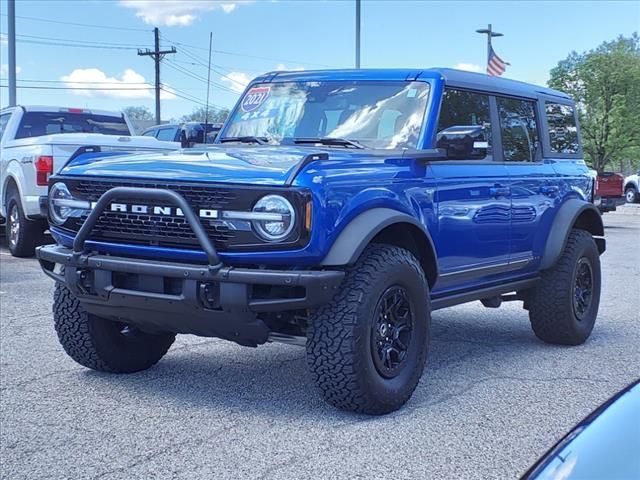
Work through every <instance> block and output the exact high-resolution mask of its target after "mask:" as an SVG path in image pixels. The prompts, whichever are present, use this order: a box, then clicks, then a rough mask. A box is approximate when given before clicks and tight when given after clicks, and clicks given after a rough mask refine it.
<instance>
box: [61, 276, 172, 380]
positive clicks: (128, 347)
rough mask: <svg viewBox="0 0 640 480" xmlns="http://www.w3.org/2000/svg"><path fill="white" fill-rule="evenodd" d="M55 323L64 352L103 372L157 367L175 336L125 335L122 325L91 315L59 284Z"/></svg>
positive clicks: (137, 332)
mask: <svg viewBox="0 0 640 480" xmlns="http://www.w3.org/2000/svg"><path fill="white" fill-rule="evenodd" d="M53 319H54V324H55V329H56V333H57V334H58V339H59V340H60V343H61V344H62V347H63V348H64V350H65V352H67V354H68V355H69V356H70V357H71V358H73V359H74V360H75V361H76V362H78V363H79V364H80V365H83V366H85V367H87V368H91V369H93V370H98V371H100V372H111V373H133V372H139V371H141V370H146V369H147V368H149V367H151V366H153V365H155V364H156V363H157V362H158V361H159V360H160V359H161V358H162V357H163V356H164V354H165V353H167V350H169V347H170V346H171V344H172V343H173V341H174V339H175V335H174V334H162V335H151V334H149V333H144V332H141V331H138V330H133V332H132V333H129V334H126V335H125V334H123V333H121V332H122V328H123V326H122V324H119V323H117V322H114V321H111V320H107V319H104V318H100V317H96V316H94V315H89V314H88V313H87V312H86V311H85V310H84V309H83V308H82V306H81V305H80V302H79V301H78V300H77V299H76V298H75V296H74V295H73V294H72V293H71V291H69V289H68V288H67V287H66V286H64V285H61V284H59V283H58V284H56V289H55V293H54V303H53Z"/></svg>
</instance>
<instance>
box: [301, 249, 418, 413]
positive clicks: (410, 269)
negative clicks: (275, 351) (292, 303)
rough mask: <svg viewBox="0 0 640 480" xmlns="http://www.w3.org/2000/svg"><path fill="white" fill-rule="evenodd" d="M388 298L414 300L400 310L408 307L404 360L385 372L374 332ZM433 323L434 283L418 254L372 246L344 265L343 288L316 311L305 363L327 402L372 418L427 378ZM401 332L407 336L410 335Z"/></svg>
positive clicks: (397, 404) (395, 405)
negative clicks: (431, 294) (431, 299)
mask: <svg viewBox="0 0 640 480" xmlns="http://www.w3.org/2000/svg"><path fill="white" fill-rule="evenodd" d="M385 295H387V296H388V297H390V298H392V299H393V298H394V297H393V296H394V295H396V296H397V298H400V299H404V300H403V301H405V300H406V305H410V307H403V308H410V310H411V312H410V316H411V335H410V340H409V342H408V345H407V349H406V355H405V356H404V360H403V361H402V365H401V366H400V367H398V366H394V368H392V369H388V371H381V369H380V365H379V363H378V365H377V366H376V362H375V361H374V355H375V354H376V351H375V345H376V341H375V340H376V338H372V336H373V337H375V335H376V331H377V330H376V328H377V325H379V323H378V322H377V319H376V316H375V314H376V312H378V313H379V312H380V300H381V299H383V298H385ZM400 316H404V317H407V315H405V314H404V313H403V314H402V315H400ZM407 318H408V317H407ZM430 320H431V312H430V307H429V288H428V284H427V281H426V279H425V275H424V272H423V271H422V269H421V267H420V264H419V262H418V261H417V260H416V259H415V257H414V256H413V255H412V254H411V253H410V252H408V251H407V250H404V249H402V248H398V247H395V246H390V245H370V246H369V247H367V248H366V249H365V250H364V252H363V253H362V255H361V256H360V258H359V259H358V261H357V262H356V264H355V265H353V266H351V267H350V268H349V269H348V270H347V274H346V277H345V280H344V282H343V284H342V286H341V290H340V293H338V294H337V295H336V297H334V299H333V300H332V302H331V303H329V304H328V305H326V306H324V307H322V308H320V309H319V310H318V311H317V312H316V313H315V315H314V316H313V318H312V320H311V324H310V326H309V330H308V337H307V361H308V364H309V369H310V371H311V374H312V377H313V379H314V381H315V383H316V385H317V386H318V388H319V389H320V391H321V393H322V395H323V397H324V399H325V400H326V401H327V402H328V403H330V404H331V405H334V406H335V407H338V408H341V409H344V410H351V411H354V412H359V413H367V414H375V415H379V414H384V413H388V412H391V411H394V410H397V409H398V408H400V407H401V406H402V405H403V404H404V403H405V402H406V401H407V400H408V399H409V398H410V397H411V394H412V393H413V391H414V389H415V388H416V386H417V384H418V381H419V379H420V376H421V375H422V371H423V369H424V364H425V360H426V356H427V346H428V340H429V327H430ZM383 333H385V332H383ZM403 335H404V337H403V340H407V339H408V338H409V337H408V336H406V334H403ZM395 363H397V362H394V365H395Z"/></svg>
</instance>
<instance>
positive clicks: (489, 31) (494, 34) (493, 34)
mask: <svg viewBox="0 0 640 480" xmlns="http://www.w3.org/2000/svg"><path fill="white" fill-rule="evenodd" d="M476 32H477V33H482V34H484V35H486V36H487V65H489V61H490V60H491V39H492V38H493V37H502V36H504V35H503V34H502V33H498V32H494V31H493V30H492V29H491V24H489V25H488V27H487V28H481V29H479V30H476Z"/></svg>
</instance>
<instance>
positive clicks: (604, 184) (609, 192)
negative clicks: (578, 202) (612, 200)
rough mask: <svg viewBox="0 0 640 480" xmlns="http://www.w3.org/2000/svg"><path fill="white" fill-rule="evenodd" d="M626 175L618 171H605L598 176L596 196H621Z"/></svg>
mask: <svg viewBox="0 0 640 480" xmlns="http://www.w3.org/2000/svg"><path fill="white" fill-rule="evenodd" d="M623 184H624V177H623V176H622V175H619V174H617V173H612V172H604V173H602V174H600V175H598V176H597V177H596V192H595V193H596V196H599V197H621V196H622V195H623V194H624V192H623V190H622V187H623Z"/></svg>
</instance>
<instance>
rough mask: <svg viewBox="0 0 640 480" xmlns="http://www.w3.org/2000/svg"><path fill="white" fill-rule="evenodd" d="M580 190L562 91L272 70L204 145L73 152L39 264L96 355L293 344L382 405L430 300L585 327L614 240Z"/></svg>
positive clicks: (343, 387)
mask: <svg viewBox="0 0 640 480" xmlns="http://www.w3.org/2000/svg"><path fill="white" fill-rule="evenodd" d="M551 130H553V132H554V135H553V136H552V135H551V134H550V133H549V132H550V131H551ZM591 189H592V179H591V178H590V177H589V175H588V170H587V167H586V165H585V163H584V161H583V154H582V148H581V145H580V133H579V129H578V126H577V121H576V108H575V104H574V102H573V100H572V99H571V98H570V97H568V96H567V95H566V94H563V93H562V92H559V91H555V90H551V89H547V88H543V87H538V86H535V85H529V84H525V83H521V82H516V81H513V80H507V79H503V78H495V77H490V76H488V75H482V74H477V73H471V72H463V71H458V70H452V69H424V70H416V69H392V70H331V71H313V72H276V73H270V74H266V75H264V76H261V77H259V78H257V79H255V80H254V81H253V82H252V83H251V84H250V85H249V86H248V88H247V90H246V91H245V93H244V94H243V96H242V97H241V99H240V100H239V102H238V103H237V105H236V107H235V108H234V110H233V112H232V114H231V116H230V118H229V120H228V121H227V122H225V125H224V127H223V129H222V131H221V132H220V134H219V136H218V138H217V139H216V145H215V146H212V147H209V148H199V149H196V150H193V151H179V152H174V153H172V154H169V155H163V156H160V155H157V154H142V155H130V156H121V157H118V158H106V159H101V158H100V156H99V155H98V156H94V158H90V159H86V158H78V159H76V160H75V161H73V162H71V163H70V164H69V165H67V166H66V167H65V168H64V169H63V170H62V171H60V172H59V173H58V174H57V175H56V176H54V177H53V178H52V179H51V180H50V190H49V219H50V222H51V233H52V235H53V237H54V238H55V240H56V242H57V245H47V246H43V247H39V248H38V251H37V252H38V253H37V255H38V258H39V260H40V264H41V266H42V268H43V270H44V272H45V273H46V274H47V275H49V276H50V277H51V278H52V279H54V280H55V281H56V283H57V285H56V293H55V297H54V299H53V312H54V313H53V318H54V323H55V327H56V331H57V332H58V338H59V340H60V342H61V344H62V346H63V347H64V349H65V350H66V352H67V353H68V354H69V355H70V356H71V357H72V358H73V359H74V360H76V361H77V362H78V363H80V364H82V365H84V366H86V367H88V368H92V369H95V370H99V371H106V372H112V373H125V372H134V371H139V370H144V369H147V368H149V367H151V366H152V365H154V364H155V363H156V362H158V361H159V360H160V359H161V358H162V357H163V356H164V355H165V353H166V352H167V351H168V349H169V347H170V346H171V344H172V343H173V341H174V339H175V336H176V334H195V335H200V336H205V337H219V338H223V339H226V340H230V341H233V342H236V343H238V344H240V345H244V346H251V347H256V346H258V345H261V344H264V343H266V342H268V341H281V342H286V343H294V344H298V345H301V346H306V352H307V364H308V366H309V369H310V373H311V377H312V378H313V380H314V381H315V383H316V385H317V387H318V389H319V391H320V392H321V393H322V395H323V397H324V398H325V400H326V401H327V402H329V403H330V404H332V405H334V406H336V407H338V408H342V409H345V410H351V411H355V412H361V413H368V414H383V413H388V412H391V411H393V410H396V409H398V408H400V407H401V406H402V405H403V404H404V403H405V402H406V401H407V400H408V399H409V398H410V397H411V395H412V393H413V391H414V389H415V388H416V385H417V384H418V381H419V379H420V377H421V375H422V372H423V368H424V366H425V360H426V357H427V351H428V346H429V339H430V335H431V334H430V332H431V330H430V319H431V312H432V311H433V310H437V309H441V308H446V307H450V306H453V305H457V304H461V303H466V302H472V301H481V302H482V304H483V305H484V306H485V307H491V308H496V307H499V306H500V304H501V303H502V302H507V301H520V302H523V307H524V308H525V309H526V310H528V312H529V321H530V323H531V326H532V329H533V333H534V334H535V335H536V336H537V337H538V338H539V339H540V340H541V341H544V342H547V343H551V344H560V345H579V344H582V343H584V342H585V341H586V340H587V339H588V338H589V335H590V334H591V332H592V329H593V328H594V325H595V322H596V317H597V314H598V308H599V302H600V289H601V273H600V255H601V254H602V253H603V252H604V251H605V249H606V241H605V239H604V227H603V224H602V218H601V216H600V214H599V212H598V210H597V209H596V207H595V206H594V205H593V204H592V203H591ZM71 205H72V206H73V210H71V209H70V208H69V207H70V206H71ZM56 265H64V271H63V272H60V270H59V269H56V268H55V266H56Z"/></svg>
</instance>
